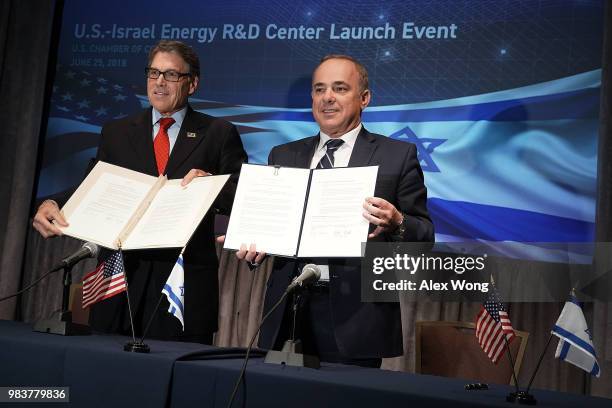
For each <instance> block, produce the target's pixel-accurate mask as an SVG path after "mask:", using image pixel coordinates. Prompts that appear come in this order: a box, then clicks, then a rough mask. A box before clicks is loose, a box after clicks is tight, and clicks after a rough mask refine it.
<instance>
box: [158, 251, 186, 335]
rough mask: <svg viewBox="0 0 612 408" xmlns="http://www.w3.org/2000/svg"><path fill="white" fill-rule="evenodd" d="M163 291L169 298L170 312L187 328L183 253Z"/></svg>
mask: <svg viewBox="0 0 612 408" xmlns="http://www.w3.org/2000/svg"><path fill="white" fill-rule="evenodd" d="M162 293H163V294H164V295H166V297H167V298H168V303H170V307H168V313H170V314H172V315H174V317H176V318H177V319H179V321H180V322H181V325H182V326H183V331H184V330H185V319H184V317H183V313H184V309H185V269H184V268H183V254H182V253H181V254H180V255H179V257H178V259H177V260H176V263H175V264H174V268H172V272H170V276H169V277H168V280H167V281H166V284H165V285H164V288H163V289H162Z"/></svg>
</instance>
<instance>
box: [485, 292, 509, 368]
mask: <svg viewBox="0 0 612 408" xmlns="http://www.w3.org/2000/svg"><path fill="white" fill-rule="evenodd" d="M504 336H505V337H506V339H508V344H510V342H511V341H512V340H513V339H514V329H513V328H512V323H510V317H508V313H507V312H506V310H505V308H504V306H503V305H502V304H501V302H500V300H499V295H498V294H497V291H496V290H495V289H493V291H492V292H491V294H490V295H489V297H488V298H487V300H486V301H485V302H484V304H483V305H482V308H481V309H480V312H479V313H478V315H477V316H476V337H477V338H478V343H479V344H480V347H481V348H482V349H483V350H484V352H485V353H486V354H487V356H488V357H489V358H490V359H491V361H493V362H494V363H497V362H498V361H499V357H500V356H501V354H502V353H503V351H504V350H505V348H506V342H505V341H504Z"/></svg>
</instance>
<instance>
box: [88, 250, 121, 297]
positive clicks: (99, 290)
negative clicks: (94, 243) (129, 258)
mask: <svg viewBox="0 0 612 408" xmlns="http://www.w3.org/2000/svg"><path fill="white" fill-rule="evenodd" d="M125 290H126V283H125V274H124V271H123V257H122V256H121V252H119V251H116V252H114V253H113V254H112V255H111V256H109V257H108V258H107V259H106V260H105V261H104V262H102V263H101V264H100V265H98V267H97V268H96V269H95V270H94V271H92V272H90V273H88V274H87V275H86V276H85V277H84V278H83V309H85V308H87V307H89V306H90V305H92V304H94V303H96V302H99V301H101V300H104V299H108V298H110V297H113V296H115V295H116V294H118V293H121V292H123V291H125Z"/></svg>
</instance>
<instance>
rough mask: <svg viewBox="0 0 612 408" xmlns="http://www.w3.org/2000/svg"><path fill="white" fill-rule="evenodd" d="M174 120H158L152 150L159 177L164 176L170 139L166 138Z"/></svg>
mask: <svg viewBox="0 0 612 408" xmlns="http://www.w3.org/2000/svg"><path fill="white" fill-rule="evenodd" d="M173 123H174V119H172V118H161V119H160V120H159V130H158V131H157V135H156V136H155V139H154V140H153V149H154V150H155V161H156V162H157V171H158V172H159V174H160V175H162V174H164V170H166V164H167V163H168V156H170V139H169V138H168V128H170V126H172V124H173Z"/></svg>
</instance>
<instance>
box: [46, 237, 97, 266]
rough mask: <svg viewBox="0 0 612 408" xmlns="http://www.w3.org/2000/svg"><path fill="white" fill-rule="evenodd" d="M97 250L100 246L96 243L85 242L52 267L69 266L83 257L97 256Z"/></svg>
mask: <svg viewBox="0 0 612 408" xmlns="http://www.w3.org/2000/svg"><path fill="white" fill-rule="evenodd" d="M98 252H100V247H98V245H96V244H94V243H93V242H86V243H84V244H83V246H82V247H81V248H80V249H79V250H78V251H76V252H74V253H73V254H71V255H68V256H67V257H65V258H64V259H62V260H61V261H60V263H59V264H58V265H57V266H56V267H55V268H54V269H60V268H70V267H71V266H73V265H74V264H76V263H78V262H80V261H82V260H83V259H86V258H95V257H97V256H98Z"/></svg>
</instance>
